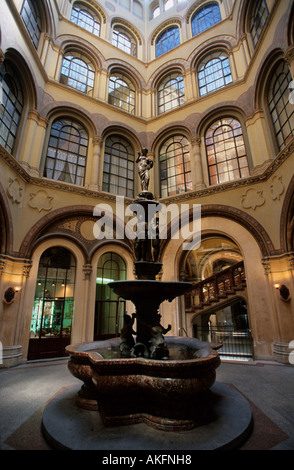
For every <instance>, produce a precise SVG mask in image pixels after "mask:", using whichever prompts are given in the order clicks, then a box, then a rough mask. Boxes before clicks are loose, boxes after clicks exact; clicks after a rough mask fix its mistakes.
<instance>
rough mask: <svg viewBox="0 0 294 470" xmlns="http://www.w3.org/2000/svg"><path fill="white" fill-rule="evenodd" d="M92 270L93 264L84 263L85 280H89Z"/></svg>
mask: <svg viewBox="0 0 294 470" xmlns="http://www.w3.org/2000/svg"><path fill="white" fill-rule="evenodd" d="M92 272H93V266H92V265H91V264H84V266H83V273H84V275H85V278H84V280H85V281H90V279H91V274H92Z"/></svg>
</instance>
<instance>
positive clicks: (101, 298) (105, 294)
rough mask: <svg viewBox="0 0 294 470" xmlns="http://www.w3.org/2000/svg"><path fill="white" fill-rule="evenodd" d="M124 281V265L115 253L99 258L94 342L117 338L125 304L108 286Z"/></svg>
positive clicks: (121, 324)
mask: <svg viewBox="0 0 294 470" xmlns="http://www.w3.org/2000/svg"><path fill="white" fill-rule="evenodd" d="M123 280H126V263H125V261H124V260H123V258H122V257H121V256H119V255H118V254H117V253H112V252H109V253H105V254H104V255H102V256H101V258H100V259H99V263H98V268H97V276H96V302H95V324H94V340H95V341H97V340H104V339H108V338H114V337H118V336H119V335H120V331H121V329H122V326H123V317H124V314H125V311H126V302H125V300H123V299H121V298H119V297H118V295H116V294H115V293H114V292H113V290H112V289H110V287H109V286H108V283H109V282H111V281H123Z"/></svg>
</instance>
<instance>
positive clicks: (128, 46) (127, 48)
mask: <svg viewBox="0 0 294 470" xmlns="http://www.w3.org/2000/svg"><path fill="white" fill-rule="evenodd" d="M112 44H113V45H114V46H116V47H117V48H118V49H121V50H122V51H124V52H126V53H127V54H130V55H132V56H133V57H137V42H136V40H135V38H134V37H133V36H132V34H131V33H130V32H129V31H128V30H127V29H126V28H124V27H123V26H120V25H116V26H114V28H113V32H112Z"/></svg>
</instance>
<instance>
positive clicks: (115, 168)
mask: <svg viewBox="0 0 294 470" xmlns="http://www.w3.org/2000/svg"><path fill="white" fill-rule="evenodd" d="M134 161H135V153H134V149H133V147H132V146H131V144H130V143H129V141H128V140H127V139H125V138H123V137H120V136H119V135H112V136H110V137H108V138H107V139H106V142H105V151H104V168H103V186H102V188H103V191H107V192H109V193H112V194H118V195H120V196H127V197H134Z"/></svg>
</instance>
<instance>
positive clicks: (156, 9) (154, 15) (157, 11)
mask: <svg viewBox="0 0 294 470" xmlns="http://www.w3.org/2000/svg"><path fill="white" fill-rule="evenodd" d="M159 15H160V7H155V8H154V10H153V11H152V18H157V16H159Z"/></svg>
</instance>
